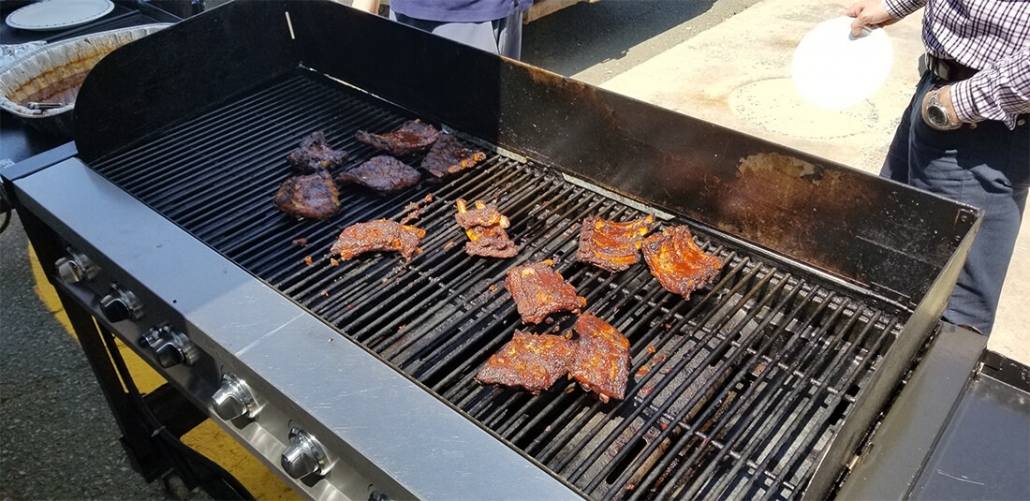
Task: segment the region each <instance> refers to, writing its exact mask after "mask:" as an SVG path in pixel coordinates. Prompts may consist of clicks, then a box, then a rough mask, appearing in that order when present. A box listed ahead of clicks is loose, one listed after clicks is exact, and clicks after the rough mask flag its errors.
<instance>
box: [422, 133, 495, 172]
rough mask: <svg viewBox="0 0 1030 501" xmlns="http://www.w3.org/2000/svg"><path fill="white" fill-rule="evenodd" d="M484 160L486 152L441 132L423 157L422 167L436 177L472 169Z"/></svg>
mask: <svg viewBox="0 0 1030 501" xmlns="http://www.w3.org/2000/svg"><path fill="white" fill-rule="evenodd" d="M483 160H486V153H483V152H482V151H477V150H474V149H472V148H469V147H467V146H465V145H463V144H461V142H460V141H458V140H457V139H456V138H455V137H454V136H451V135H449V134H441V135H440V138H439V139H437V140H436V143H434V144H433V148H432V149H430V150H429V153H427V154H426V157H425V158H423V159H422V168H423V169H425V170H427V171H429V173H430V174H432V175H434V176H436V177H444V176H447V175H450V174H457V173H459V172H461V171H463V170H465V169H471V168H472V167H475V166H476V164H478V163H479V162H482V161H483Z"/></svg>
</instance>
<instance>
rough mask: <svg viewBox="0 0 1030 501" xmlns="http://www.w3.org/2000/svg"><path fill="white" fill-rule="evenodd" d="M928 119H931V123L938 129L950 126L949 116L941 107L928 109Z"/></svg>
mask: <svg viewBox="0 0 1030 501" xmlns="http://www.w3.org/2000/svg"><path fill="white" fill-rule="evenodd" d="M926 118H928V119H930V123H931V124H933V125H936V126H937V127H945V126H947V125H948V115H947V113H946V112H945V111H944V108H943V107H940V106H929V107H927V108H926Z"/></svg>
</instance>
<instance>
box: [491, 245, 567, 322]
mask: <svg viewBox="0 0 1030 501" xmlns="http://www.w3.org/2000/svg"><path fill="white" fill-rule="evenodd" d="M553 264H554V262H553V261H551V260H550V259H548V260H545V261H541V262H539V263H533V264H527V265H522V266H516V267H514V268H512V269H511V270H510V271H509V272H508V276H507V277H506V278H505V279H504V286H505V287H506V288H507V289H508V291H510V292H511V297H512V299H514V300H515V305H516V306H517V307H518V310H519V315H521V316H522V321H523V322H526V323H533V324H539V323H540V322H542V321H543V320H544V319H545V318H546V317H547V315H550V314H551V313H555V312H559V311H571V312H572V313H579V310H580V308H582V307H584V306H586V304H587V300H586V298H584V297H582V296H577V295H576V288H575V287H573V286H572V284H570V283H568V282H566V281H565V279H563V278H562V276H561V274H559V273H558V272H557V271H554V269H553V268H551V265H553Z"/></svg>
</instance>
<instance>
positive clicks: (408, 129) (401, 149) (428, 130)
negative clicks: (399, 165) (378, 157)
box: [354, 120, 440, 156]
mask: <svg viewBox="0 0 1030 501" xmlns="http://www.w3.org/2000/svg"><path fill="white" fill-rule="evenodd" d="M439 135H440V131H439V130H438V129H437V128H436V127H433V126H432V125H429V124H426V123H422V122H421V121H419V120H411V121H408V122H404V124H403V125H401V128H399V129H397V130H395V131H393V132H387V133H386V134H382V135H380V134H373V133H371V132H367V131H363V130H359V131H358V132H357V133H356V134H354V139H357V140H358V141H360V142H362V143H365V144H367V145H370V146H372V147H373V148H376V149H378V150H382V151H385V152H387V153H389V154H391V155H394V156H404V155H410V154H412V153H421V152H423V151H426V150H428V149H429V147H430V146H432V145H433V143H435V142H436V139H437V137H439Z"/></svg>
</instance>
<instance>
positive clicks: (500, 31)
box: [494, 12, 522, 59]
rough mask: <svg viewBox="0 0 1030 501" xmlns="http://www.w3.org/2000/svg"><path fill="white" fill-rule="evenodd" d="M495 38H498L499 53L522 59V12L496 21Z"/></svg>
mask: <svg viewBox="0 0 1030 501" xmlns="http://www.w3.org/2000/svg"><path fill="white" fill-rule="evenodd" d="M494 38H496V39H497V53H498V54H500V55H502V56H505V57H510V58H512V59H520V58H521V57H522V13H521V12H515V13H512V15H510V16H508V17H506V18H504V19H498V20H497V21H494Z"/></svg>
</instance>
